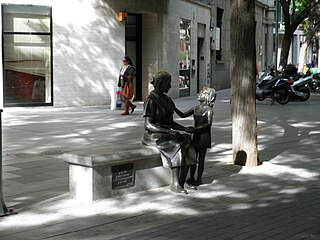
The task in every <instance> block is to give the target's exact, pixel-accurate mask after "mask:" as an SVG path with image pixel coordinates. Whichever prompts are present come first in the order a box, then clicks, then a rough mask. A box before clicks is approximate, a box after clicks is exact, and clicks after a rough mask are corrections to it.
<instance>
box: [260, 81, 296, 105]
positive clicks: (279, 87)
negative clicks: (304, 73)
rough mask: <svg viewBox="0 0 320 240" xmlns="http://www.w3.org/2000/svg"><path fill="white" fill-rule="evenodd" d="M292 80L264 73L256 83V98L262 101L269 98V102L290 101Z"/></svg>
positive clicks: (281, 102)
mask: <svg viewBox="0 0 320 240" xmlns="http://www.w3.org/2000/svg"><path fill="white" fill-rule="evenodd" d="M292 84H293V80H292V79H289V78H283V77H282V76H271V75H266V76H265V77H263V78H262V79H260V81H259V82H258V83H257V84H256V99H258V100H259V101H263V100H264V99H266V98H271V99H272V101H271V104H273V103H274V101H277V102H278V103H279V104H282V105H284V104H287V103H288V102H289V101H290V95H291V85H292Z"/></svg>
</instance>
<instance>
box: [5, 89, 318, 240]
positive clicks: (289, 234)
mask: <svg viewBox="0 0 320 240" xmlns="http://www.w3.org/2000/svg"><path fill="white" fill-rule="evenodd" d="M175 102H176V105H177V107H178V108H179V109H181V110H188V109H189V108H191V107H192V106H195V105H196V104H198V103H197V101H196V97H194V96H193V97H184V98H180V99H177V100H175ZM137 105H138V107H137V109H136V110H135V112H134V113H133V114H132V115H129V116H121V115H120V113H121V110H115V111H112V110H110V109H108V107H107V106H98V107H73V108H70V107H69V108H55V107H40V108H5V109H4V112H3V114H2V118H3V119H2V120H3V126H2V129H3V152H2V155H3V191H4V200H5V203H6V205H7V207H9V208H10V209H12V210H13V214H11V215H9V216H5V217H1V218H0V239H4V240H29V239H50V240H58V239H63V240H69V239H79V240H85V239H90V240H91V239H92V240H93V239H94V240H98V239H130V240H131V239H141V240H142V239H178V240H180V239H181V240H182V239H214V240H215V239H217V240H220V239H236V240H238V239H240V240H241V239H253V240H260V239H272V240H273V239H276V240H277V239H290V240H291V239H299V240H300V239H312V240H313V239H320V220H319V219H320V186H319V178H320V157H319V156H320V148H319V146H320V118H319V109H320V95H312V96H311V98H310V99H309V100H308V101H306V102H290V103H289V104H287V105H284V106H283V105H279V104H277V103H275V104H274V105H271V104H270V101H268V100H265V101H263V102H257V107H256V108H257V119H258V148H259V156H260V160H262V161H263V164H262V165H261V166H258V167H251V168H250V167H241V166H237V165H234V164H232V144H231V135H232V129H231V113H230V91H229V90H222V91H218V93H217V101H216V104H215V106H214V112H215V115H214V123H213V126H212V148H211V149H210V150H209V152H208V153H207V156H206V162H205V173H204V185H202V186H200V187H199V189H198V190H197V191H195V190H189V194H187V195H184V194H174V193H172V192H170V190H169V187H168V186H165V187H161V188H157V189H153V190H149V191H141V192H137V193H130V194H127V195H125V196H117V197H112V198H109V199H105V200H101V201H96V202H93V203H84V202H79V201H75V200H74V199H72V198H70V197H69V195H68V166H67V164H66V163H64V162H63V161H62V160H61V159H60V156H61V154H63V153H66V152H69V151H73V150H79V149H83V148H90V147H103V146H115V145H117V146H119V145H123V147H124V148H125V147H126V146H128V145H130V144H137V143H140V142H141V136H142V133H143V117H142V102H137ZM176 120H177V121H178V122H180V123H181V124H183V125H190V124H192V117H190V118H187V119H180V118H178V117H177V116H176Z"/></svg>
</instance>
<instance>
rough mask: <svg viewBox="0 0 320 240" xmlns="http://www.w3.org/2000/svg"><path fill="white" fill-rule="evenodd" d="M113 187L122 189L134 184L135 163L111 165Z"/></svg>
mask: <svg viewBox="0 0 320 240" xmlns="http://www.w3.org/2000/svg"><path fill="white" fill-rule="evenodd" d="M111 172H112V189H120V188H127V187H132V186H134V170H133V163H128V164H123V165H117V166H113V167H111Z"/></svg>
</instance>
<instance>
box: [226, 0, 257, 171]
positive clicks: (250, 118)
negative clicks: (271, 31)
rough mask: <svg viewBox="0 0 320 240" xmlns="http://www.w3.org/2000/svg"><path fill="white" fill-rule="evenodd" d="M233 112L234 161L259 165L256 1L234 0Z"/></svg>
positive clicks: (232, 30)
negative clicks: (256, 89) (256, 87)
mask: <svg viewBox="0 0 320 240" xmlns="http://www.w3.org/2000/svg"><path fill="white" fill-rule="evenodd" d="M230 25H231V31H230V32H231V36H230V37H231V69H230V73H231V115H232V148H233V149H232V150H233V161H234V163H235V164H238V165H242V166H257V165H258V164H259V160H258V148H257V118H256V102H255V74H256V73H255V71H256V51H255V1H252V0H232V1H231V24H230Z"/></svg>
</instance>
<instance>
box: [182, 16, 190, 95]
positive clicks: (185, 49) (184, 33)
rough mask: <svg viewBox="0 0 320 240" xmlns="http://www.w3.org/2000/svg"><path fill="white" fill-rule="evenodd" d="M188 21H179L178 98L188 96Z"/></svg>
mask: <svg viewBox="0 0 320 240" xmlns="http://www.w3.org/2000/svg"><path fill="white" fill-rule="evenodd" d="M190 32H191V31H190V21H189V20H185V19H180V59H179V79H180V84H179V86H180V96H188V95H190V89H189V88H190V39H191V38H190Z"/></svg>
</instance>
